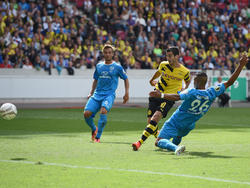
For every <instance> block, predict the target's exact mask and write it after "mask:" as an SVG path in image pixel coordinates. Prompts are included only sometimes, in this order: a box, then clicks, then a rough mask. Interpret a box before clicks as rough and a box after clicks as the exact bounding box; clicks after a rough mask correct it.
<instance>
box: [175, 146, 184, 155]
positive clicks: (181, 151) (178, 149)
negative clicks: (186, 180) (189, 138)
mask: <svg viewBox="0 0 250 188" xmlns="http://www.w3.org/2000/svg"><path fill="white" fill-rule="evenodd" d="M185 149H186V147H185V146H179V147H178V148H177V149H176V150H175V152H174V153H175V155H180V154H181V153H183V152H184V151H185Z"/></svg>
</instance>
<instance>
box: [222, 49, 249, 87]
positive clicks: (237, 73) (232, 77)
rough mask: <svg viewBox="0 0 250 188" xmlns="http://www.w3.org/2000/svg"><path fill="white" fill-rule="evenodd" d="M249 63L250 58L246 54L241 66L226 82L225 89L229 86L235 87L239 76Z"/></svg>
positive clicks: (241, 59) (242, 57) (240, 63)
mask: <svg viewBox="0 0 250 188" xmlns="http://www.w3.org/2000/svg"><path fill="white" fill-rule="evenodd" d="M247 62H248V56H247V53H246V52H244V53H243V55H242V56H241V58H240V62H239V65H238V66H237V68H236V70H235V71H234V73H233V74H232V75H231V77H230V78H229V79H228V81H226V82H225V83H224V85H225V88H226V89H227V88H228V87H229V86H231V85H233V83H234V82H235V80H236V79H237V78H238V76H239V75H240V72H241V70H242V69H243V68H244V66H245V65H246V64H247Z"/></svg>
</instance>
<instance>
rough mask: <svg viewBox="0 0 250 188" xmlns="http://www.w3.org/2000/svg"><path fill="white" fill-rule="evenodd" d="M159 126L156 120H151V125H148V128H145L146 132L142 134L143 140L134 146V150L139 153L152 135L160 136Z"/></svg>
mask: <svg viewBox="0 0 250 188" xmlns="http://www.w3.org/2000/svg"><path fill="white" fill-rule="evenodd" d="M157 129H158V126H157V122H156V121H154V120H151V121H150V123H149V124H148V125H147V127H146V128H145V130H144V131H143V133H142V136H141V139H140V140H139V141H137V142H135V143H133V144H132V147H133V150H134V151H137V150H138V149H139V148H140V147H141V145H142V144H143V142H145V140H146V139H147V138H148V137H149V136H150V135H152V134H154V133H156V135H157V136H158V131H157Z"/></svg>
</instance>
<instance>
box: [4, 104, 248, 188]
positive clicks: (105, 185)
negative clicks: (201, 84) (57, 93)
mask: <svg viewBox="0 0 250 188" xmlns="http://www.w3.org/2000/svg"><path fill="white" fill-rule="evenodd" d="M172 112H173V110H172V111H171V112H170V113H169V115H170V114H172ZM82 115H83V114H82V110H81V109H32V110H24V109H23V110H19V113H18V116H17V117H16V118H15V119H14V120H11V121H6V120H2V119H0V187H1V188H2V187H4V188H5V187H6V188H12V187H13V188H16V187H18V188H19V187H25V188H26V187H32V188H36V187H41V188H45V187H46V188H47V187H53V188H55V187H60V188H64V187H65V188H75V187H79V188H123V187H124V188H134V187H138V188H141V187H143V188H147V187H152V188H157V187H160V188H163V187H192V188H193V187H202V188H206V187H220V188H221V187H237V188H238V187H250V109H249V108H212V109H211V110H210V111H209V112H208V113H207V114H206V115H205V116H204V117H203V118H202V119H201V120H200V121H198V122H197V124H196V129H194V130H193V131H192V132H191V133H190V134H189V135H188V136H186V137H184V138H183V141H182V144H184V145H186V151H185V153H184V154H183V155H181V156H175V155H174V154H173V153H172V152H168V151H164V150H160V149H158V148H156V147H155V146H154V140H155V138H154V137H152V136H151V137H150V138H149V139H148V140H147V141H146V143H145V144H143V146H142V147H141V148H140V150H139V151H136V152H135V151H132V147H131V143H133V142H135V141H137V140H138V139H139V137H140V135H141V133H142V131H143V130H144V128H145V126H146V109H145V108H113V109H112V110H111V112H110V113H109V115H108V124H107V125H106V127H105V130H104V133H103V135H102V138H101V143H92V142H91V141H90V137H91V135H90V129H89V128H88V126H87V125H86V124H85V122H84V120H83V116H82ZM97 117H99V115H97ZM168 117H169V116H168ZM95 122H97V118H96V120H95ZM163 122H164V121H163V120H162V121H161V122H160V127H161V126H162V124H163Z"/></svg>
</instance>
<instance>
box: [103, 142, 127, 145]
mask: <svg viewBox="0 0 250 188" xmlns="http://www.w3.org/2000/svg"><path fill="white" fill-rule="evenodd" d="M101 143H102V144H122V145H131V142H101Z"/></svg>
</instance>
